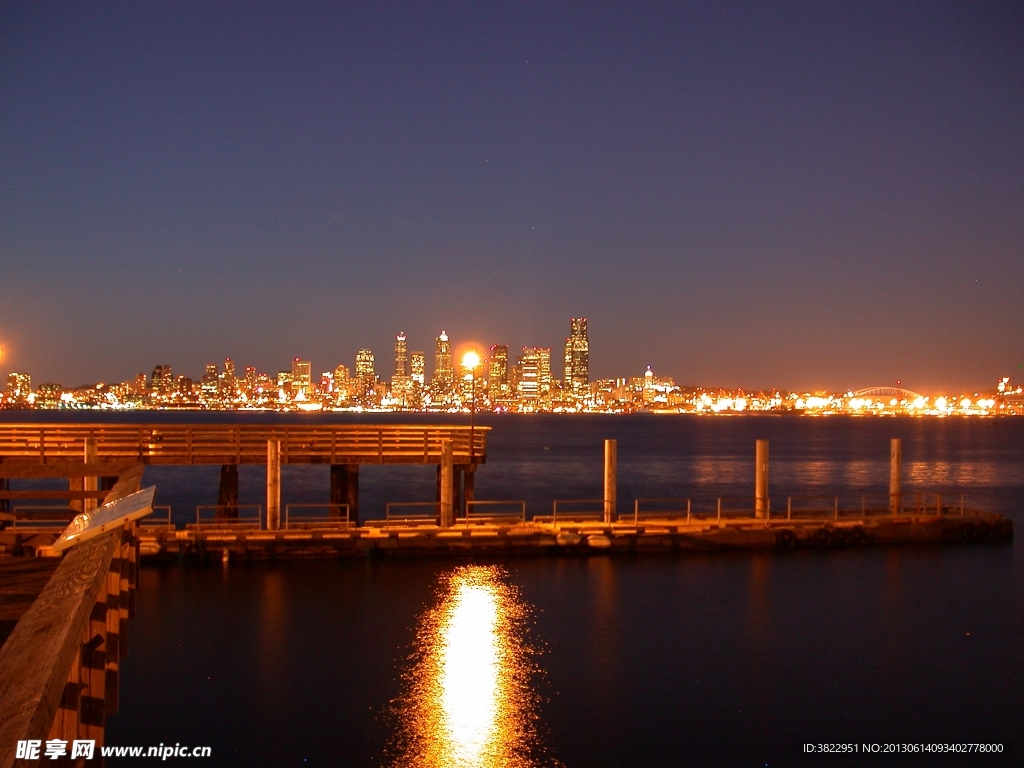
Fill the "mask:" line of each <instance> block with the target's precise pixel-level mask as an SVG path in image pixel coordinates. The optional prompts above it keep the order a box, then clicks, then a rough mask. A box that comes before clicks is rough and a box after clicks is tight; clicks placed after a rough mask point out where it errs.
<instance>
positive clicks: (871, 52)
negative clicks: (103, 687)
mask: <svg viewBox="0 0 1024 768" xmlns="http://www.w3.org/2000/svg"><path fill="white" fill-rule="evenodd" d="M183 13H184V15H185V16H186V17H188V18H189V19H190V21H189V22H188V23H187V24H184V25H183V23H182V16H181V14H183ZM200 30H201V31H200ZM1022 39H1024V12H1022V9H1021V8H1020V7H1019V6H1017V5H1013V4H1003V5H985V6H978V5H977V4H967V3H947V2H940V3H935V4H921V5H908V6H906V7H903V8H901V10H899V11H895V10H893V9H892V7H891V6H889V5H887V4H872V3H866V4H865V3H850V4H843V3H838V4H829V5H820V4H805V3H795V2H782V3H778V4H774V5H772V6H770V7H762V8H755V7H751V6H749V5H748V4H742V3H734V2H729V1H728V0H727V1H726V2H723V3H715V4H700V3H689V4H679V5H676V6H666V5H664V4H623V5H620V6H614V5H611V6H607V5H606V6H601V7H599V8H595V7H593V6H592V5H588V4H580V5H573V4H569V5H567V6H550V5H541V6H531V7H526V6H517V7H506V6H500V5H488V4H483V5H480V6H474V7H473V8H471V9H467V8H463V7H461V6H443V5H442V6H436V5H433V4H432V5H429V6H422V5H418V4H416V3H408V4H406V3H399V4H397V5H395V6H388V7H387V8H378V9H375V11H374V12H370V11H367V10H360V9H359V8H357V7H356V6H344V5H325V6H316V7H306V8H304V9H302V10H299V9H298V8H296V7H293V6H291V5H288V4H277V5H275V4H270V5H268V6H266V7H264V8H262V9H261V11H260V12H259V13H254V12H253V11H252V9H251V8H250V7H249V6H247V5H246V4H237V3H233V2H231V0H227V2H223V3H218V4H216V5H209V6H204V7H197V8H194V9H191V10H189V11H188V12H187V13H186V12H184V11H182V10H181V9H180V8H177V7H176V6H175V5H174V4H166V3H159V2H158V3H154V4H151V5H147V6H146V7H145V8H144V9H140V10H139V11H138V12H137V13H126V12H124V11H123V9H121V8H120V7H117V6H90V5H71V6H66V7H64V6H62V7H61V10H60V11H59V12H56V11H55V12H51V11H50V9H48V8H47V7H46V6H40V5H38V4H33V3H26V2H12V3H7V4H5V5H4V8H3V10H0V51H3V55H2V56H0V126H2V128H0V211H2V216H0V264H2V267H3V274H2V279H0V346H3V347H4V348H5V349H6V350H7V353H6V354H5V356H4V359H3V360H0V375H2V374H5V373H6V372H9V371H22V370H33V371H35V372H36V375H37V376H38V377H40V378H41V379H43V380H62V381H68V382H69V383H71V382H74V383H76V384H77V383H85V382H87V381H96V380H101V379H122V378H127V377H130V376H132V375H133V374H134V373H135V372H137V369H138V365H139V360H140V359H141V358H154V357H156V358H160V359H167V360H174V361H178V362H177V364H178V365H179V366H180V367H182V368H186V369H188V370H192V371H200V370H201V369H202V368H201V367H202V366H203V365H204V364H205V363H207V362H209V361H210V360H219V359H221V358H222V357H223V356H224V354H225V353H226V352H230V353H231V354H232V355H234V356H236V357H237V358H238V359H240V360H243V359H244V360H247V361H250V362H251V363H252V364H253V365H256V366H257V367H259V368H261V369H262V370H267V369H271V368H275V367H276V366H278V365H280V362H279V361H281V360H283V359H290V358H291V357H294V356H295V355H299V356H301V357H302V358H303V359H311V360H314V361H316V360H328V359H332V358H336V357H342V356H344V357H346V358H347V357H349V356H350V351H349V350H353V351H354V350H358V349H360V348H367V349H372V350H374V351H375V352H376V354H377V355H378V356H381V355H383V356H386V357H390V351H389V350H390V347H391V344H392V342H393V340H392V338H391V337H392V336H393V335H394V333H396V332H397V330H404V331H405V332H406V333H407V334H408V335H409V338H410V339H415V340H418V339H429V338H433V336H435V335H436V333H437V329H440V328H446V329H447V330H448V331H449V332H450V333H451V334H453V336H454V337H457V338H459V339H478V340H480V342H481V343H484V342H488V341H492V340H500V343H502V344H505V343H507V344H508V345H509V346H510V348H512V349H520V348H522V347H524V346H530V345H536V344H541V345H544V346H548V345H550V346H551V347H552V354H553V355H554V356H555V357H558V358H559V359H561V357H562V353H563V350H562V349H560V344H561V339H562V338H563V337H564V333H565V332H564V331H563V330H562V328H563V322H564V316H565V315H568V314H576V315H585V316H587V317H589V318H591V320H592V322H593V324H594V327H593V328H592V329H591V341H592V344H593V347H594V351H593V354H592V355H591V359H590V367H591V370H592V372H593V373H594V375H595V376H598V377H611V376H617V375H620V374H621V373H622V372H625V371H634V370H642V369H643V368H644V367H645V366H647V365H651V366H653V367H654V369H655V370H660V371H669V372H671V374H672V375H674V376H677V377H680V378H681V379H685V380H689V381H705V382H711V381H714V382H718V383H721V384H722V385H724V386H744V387H752V388H758V387H787V388H798V387H810V388H822V389H839V388H842V387H846V386H848V385H849V384H850V383H851V382H865V383H867V382H887V381H894V380H896V379H903V380H907V381H910V380H913V381H914V382H915V384H916V386H917V387H918V388H919V389H924V390H938V389H965V390H966V389H973V388H979V387H984V386H988V385H989V383H990V382H991V381H993V380H994V379H995V378H997V377H999V376H1001V375H1003V374H1004V373H1005V372H1006V371H1012V370H1014V369H1016V368H1017V366H1018V365H1020V364H1022V363H1024V359H1022V356H1024V318H1022V317H1021V314H1020V311H1019V295H1020V292H1021V286H1022V285H1024V251H1022V248H1024V224H1022V222H1024V216H1022V213H1021V212H1022V202H1024V186H1022V183H1021V182H1022V178H1024V165H1022V155H1021V147H1022V146H1024V48H1022V46H1021V44H1020V41H1021V40H1022ZM68 62H74V63H75V64H74V66H68V64H67V63H68ZM492 343H493V341H492ZM424 346H426V345H424ZM416 347H417V349H419V348H420V344H419V342H417V343H416ZM425 351H426V352H427V354H428V357H429V356H430V354H431V351H430V349H429V348H428V349H426V350H425ZM341 352H343V353H344V355H342V354H341ZM556 364H557V361H556ZM76 378H77V379H80V380H79V381H74V379H76Z"/></svg>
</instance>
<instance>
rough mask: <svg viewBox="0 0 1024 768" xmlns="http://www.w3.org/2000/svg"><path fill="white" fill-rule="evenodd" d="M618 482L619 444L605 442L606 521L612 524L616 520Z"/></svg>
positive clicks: (613, 441)
mask: <svg viewBox="0 0 1024 768" xmlns="http://www.w3.org/2000/svg"><path fill="white" fill-rule="evenodd" d="M617 481H618V443H617V441H615V440H605V441H604V521H605V523H611V522H612V520H613V519H614V518H615V496H616V485H617Z"/></svg>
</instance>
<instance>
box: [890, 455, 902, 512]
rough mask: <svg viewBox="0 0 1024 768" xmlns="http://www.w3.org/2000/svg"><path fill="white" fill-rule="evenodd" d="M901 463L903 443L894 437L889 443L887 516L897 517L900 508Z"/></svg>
mask: <svg viewBox="0 0 1024 768" xmlns="http://www.w3.org/2000/svg"><path fill="white" fill-rule="evenodd" d="M902 463H903V441H902V440H900V439H899V438H898V437H894V438H893V439H892V440H890V441H889V514H890V515H898V514H899V513H900V507H901V506H902V499H903V489H902V488H901V484H900V465H901V464H902Z"/></svg>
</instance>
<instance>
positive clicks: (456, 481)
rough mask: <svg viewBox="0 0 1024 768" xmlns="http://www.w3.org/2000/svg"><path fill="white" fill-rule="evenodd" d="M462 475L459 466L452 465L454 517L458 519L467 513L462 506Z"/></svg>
mask: <svg viewBox="0 0 1024 768" xmlns="http://www.w3.org/2000/svg"><path fill="white" fill-rule="evenodd" d="M462 475H463V472H462V470H461V469H460V468H459V467H452V519H453V520H456V519H458V518H460V517H462V516H463V515H464V514H465V510H464V509H463V506H462V501H463V498H462Z"/></svg>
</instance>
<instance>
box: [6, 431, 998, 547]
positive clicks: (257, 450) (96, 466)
mask: <svg viewBox="0 0 1024 768" xmlns="http://www.w3.org/2000/svg"><path fill="white" fill-rule="evenodd" d="M487 435H488V428H486V427H476V428H473V427H464V426H451V425H446V426H439V425H391V426H384V425H309V426H288V427H272V426H262V425H154V424H150V425H90V424H19V425H3V426H0V483H2V486H0V505H6V507H3V506H0V523H3V522H6V523H7V525H6V527H4V529H3V530H2V531H0V554H4V553H6V554H14V555H26V554H43V555H45V554H48V552H47V550H48V547H49V545H50V544H52V541H53V539H54V538H55V536H56V534H57V533H58V532H59V530H60V528H62V527H63V525H64V524H66V520H67V516H68V515H69V514H71V513H73V512H75V511H76V510H81V509H83V508H85V507H86V506H87V505H89V504H94V503H95V501H93V499H95V498H97V497H99V496H102V495H103V494H104V493H105V492H106V491H104V490H103V488H105V487H109V485H110V481H109V477H110V476H112V475H116V474H118V473H120V472H122V471H124V470H125V468H126V467H134V466H138V465H146V464H162V465H198V464H208V465H209V464H213V465H220V467H221V472H220V485H219V489H218V497H217V500H216V503H210V504H207V505H201V506H200V507H199V508H197V510H196V516H195V522H194V523H188V524H186V525H185V526H184V527H178V526H177V525H176V524H175V523H174V522H173V518H172V515H171V510H170V509H169V508H168V507H160V506H157V507H156V508H155V513H154V514H153V515H152V516H150V517H149V518H146V519H145V520H143V521H142V523H141V524H140V525H139V527H138V540H139V553H140V557H143V558H165V559H166V558H186V559H198V560H208V559H211V558H214V559H220V560H225V559H226V560H232V559H269V558H278V557H281V558H286V557H367V556H405V555H413V556H414V555H452V556H473V555H476V554H481V553H489V554H497V555H506V554H507V555H528V554H529V555H538V554H575V555H579V554H596V553H602V552H604V553H641V552H656V551H662V552H685V551H714V550H723V549H776V550H791V549H801V548H815V549H825V548H833V547H861V546H871V545H881V544H918V543H933V544H934V543H954V542H964V543H968V542H980V541H1009V540H1012V537H1013V524H1012V521H1010V520H1008V519H1006V518H1004V517H1002V516H1000V515H996V514H992V513H989V512H986V511H984V510H980V509H976V508H972V507H970V506H969V505H968V504H967V503H966V501H965V499H964V497H963V495H961V494H959V493H957V492H955V490H954V491H949V490H947V491H946V492H945V493H940V492H931V491H926V490H920V489H917V490H913V489H909V490H908V489H904V488H903V485H902V444H901V442H900V441H899V440H892V441H891V444H890V472H889V478H888V480H889V489H888V490H889V493H888V494H882V495H878V494H876V495H873V496H872V495H867V494H862V495H860V496H859V497H857V498H854V499H852V500H851V499H850V498H849V497H845V498H842V499H841V498H840V497H839V496H833V497H828V496H821V495H816V496H795V497H794V496H789V497H785V498H784V499H783V498H776V499H773V498H772V497H771V494H770V492H769V484H768V476H769V453H768V448H769V446H768V441H766V440H758V441H756V443H755V445H754V451H753V457H752V458H753V461H754V470H755V471H754V476H755V482H754V488H753V489H752V491H753V492H752V494H751V495H750V497H749V498H744V499H706V500H691V499H634V500H632V503H631V504H629V503H627V504H621V503H620V501H619V499H618V497H617V465H618V457H617V451H618V449H617V444H616V441H614V440H606V441H605V445H604V483H603V489H602V490H603V492H602V496H601V498H596V499H562V500H555V501H553V504H552V508H551V514H550V515H547V514H544V515H535V516H533V517H528V516H527V513H526V504H525V502H523V501H518V500H481V499H477V498H476V495H475V482H474V478H475V473H476V472H477V471H478V469H479V468H480V467H481V466H482V465H484V464H485V463H486V460H487ZM241 464H260V465H263V466H265V467H266V488H267V491H266V504H265V505H242V504H239V501H238V466H239V465H241ZM282 464H329V465H330V467H331V472H330V488H329V499H330V500H329V502H328V503H326V504H307V505H294V504H290V505H283V506H282V504H281V479H280V478H281V474H280V473H281V465H282ZM363 464H421V465H422V464H431V465H434V466H435V469H436V475H437V484H436V494H435V496H434V498H433V499H430V500H423V501H419V502H412V503H391V504H388V505H387V508H386V513H385V517H384V518H383V519H378V520H367V519H364V517H363V516H361V514H360V511H359V490H358V489H359V474H358V472H359V467H360V466H361V465H363ZM61 476H66V477H68V489H67V490H66V491H64V490H60V491H32V490H13V489H11V487H10V484H11V481H16V480H20V479H34V478H41V477H61ZM40 499H67V500H68V505H69V506H68V509H67V511H66V512H65V513H64V515H63V516H61V515H57V516H56V518H55V519H51V520H43V519H39V518H38V517H32V516H31V515H29V514H15V513H16V512H17V511H18V507H17V505H16V502H21V501H31V500H40ZM773 501H774V502H775V506H774V507H773ZM211 502H212V500H211ZM12 505H13V506H12Z"/></svg>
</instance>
